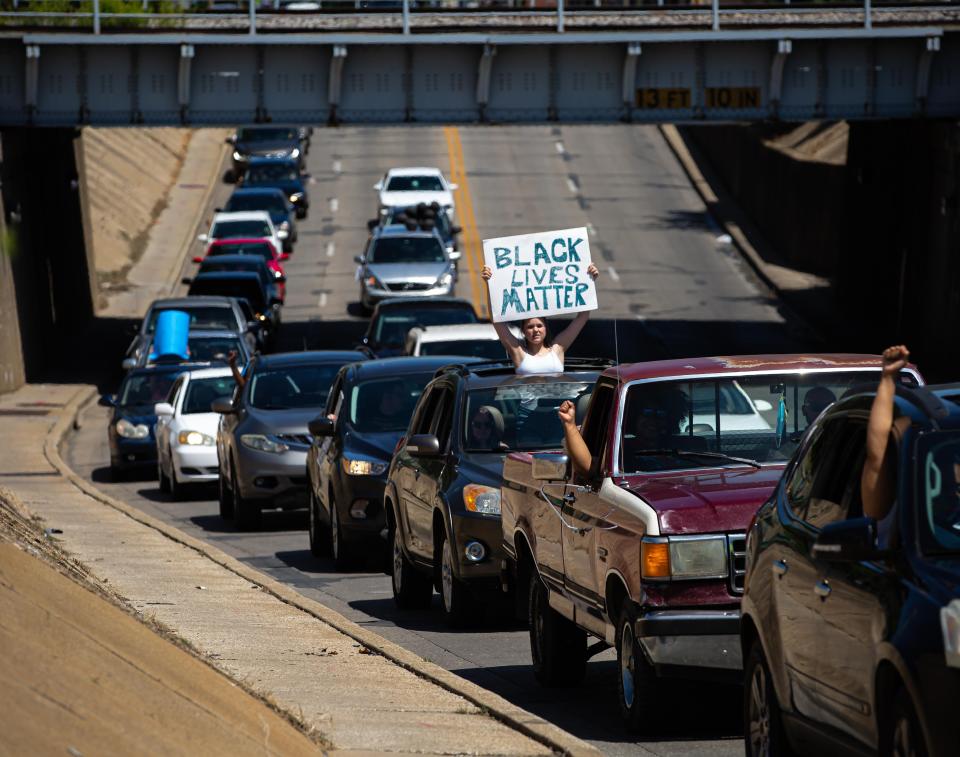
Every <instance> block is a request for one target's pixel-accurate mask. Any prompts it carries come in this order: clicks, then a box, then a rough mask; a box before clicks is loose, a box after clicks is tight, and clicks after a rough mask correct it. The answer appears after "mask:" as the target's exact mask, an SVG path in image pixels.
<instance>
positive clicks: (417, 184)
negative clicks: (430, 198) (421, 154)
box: [387, 176, 443, 192]
mask: <svg viewBox="0 0 960 757" xmlns="http://www.w3.org/2000/svg"><path fill="white" fill-rule="evenodd" d="M387 191H388V192H442V191H443V183H442V182H441V181H440V177H439V176H391V177H390V181H389V182H388V183H387Z"/></svg>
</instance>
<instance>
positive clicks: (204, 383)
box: [180, 376, 236, 415]
mask: <svg viewBox="0 0 960 757" xmlns="http://www.w3.org/2000/svg"><path fill="white" fill-rule="evenodd" d="M235 385H236V382H235V381H234V380H233V376H217V377H215V378H195V379H192V380H191V381H190V383H189V384H188V385H187V393H186V395H184V398H183V408H182V409H181V410H180V414H181V415H194V414H196V413H210V412H212V410H211V409H210V405H211V404H212V403H213V402H214V401H215V400H218V399H221V398H228V397H232V396H233V390H234V387H235Z"/></svg>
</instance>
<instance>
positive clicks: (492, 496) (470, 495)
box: [463, 484, 500, 515]
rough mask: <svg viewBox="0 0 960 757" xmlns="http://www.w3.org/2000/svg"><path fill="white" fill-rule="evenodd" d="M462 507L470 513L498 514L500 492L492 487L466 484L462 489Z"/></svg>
mask: <svg viewBox="0 0 960 757" xmlns="http://www.w3.org/2000/svg"><path fill="white" fill-rule="evenodd" d="M463 506H464V507H466V508H467V510H468V511H469V512H471V513H480V514H482V515H499V514H500V490H499V489H494V488H493V487H492V486H480V485H479V484H467V485H466V486H464V487H463Z"/></svg>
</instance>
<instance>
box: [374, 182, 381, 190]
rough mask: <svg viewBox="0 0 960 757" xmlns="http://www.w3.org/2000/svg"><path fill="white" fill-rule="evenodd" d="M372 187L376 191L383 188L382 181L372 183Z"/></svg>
mask: <svg viewBox="0 0 960 757" xmlns="http://www.w3.org/2000/svg"><path fill="white" fill-rule="evenodd" d="M373 188H374V189H375V190H376V191H377V192H379V191H380V190H381V189H383V182H382V181H378V182H377V183H376V184H374V185H373Z"/></svg>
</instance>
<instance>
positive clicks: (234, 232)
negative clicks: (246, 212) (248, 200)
mask: <svg viewBox="0 0 960 757" xmlns="http://www.w3.org/2000/svg"><path fill="white" fill-rule="evenodd" d="M210 236H211V237H213V238H214V239H231V238H235V237H268V236H270V226H269V224H267V222H266V221H219V222H218V223H216V224H215V225H214V227H213V231H212V232H210Z"/></svg>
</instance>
